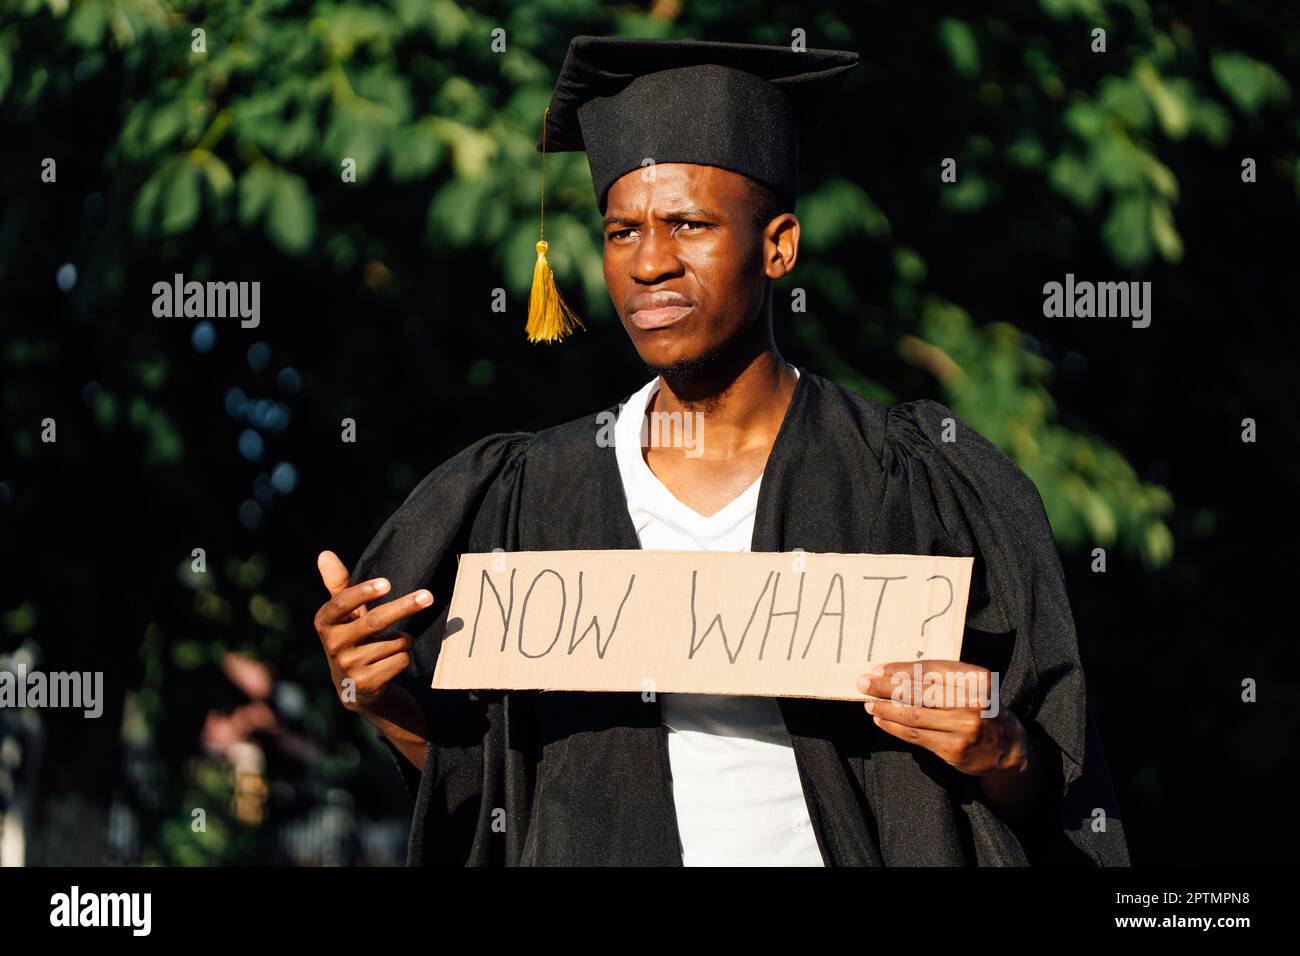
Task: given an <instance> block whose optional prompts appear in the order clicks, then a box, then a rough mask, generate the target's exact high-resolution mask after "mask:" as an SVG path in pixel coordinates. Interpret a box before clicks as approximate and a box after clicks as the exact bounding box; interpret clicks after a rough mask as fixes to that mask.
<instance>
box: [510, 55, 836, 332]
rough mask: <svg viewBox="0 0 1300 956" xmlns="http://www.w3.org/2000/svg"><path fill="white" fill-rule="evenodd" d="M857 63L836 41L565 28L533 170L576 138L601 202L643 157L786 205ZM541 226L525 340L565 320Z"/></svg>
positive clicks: (563, 327)
mask: <svg viewBox="0 0 1300 956" xmlns="http://www.w3.org/2000/svg"><path fill="white" fill-rule="evenodd" d="M857 63H858V54H856V53H853V52H851V51H847V50H803V51H798V50H794V49H792V48H791V47H788V46H764V45H759V44H752V43H721V42H713V41H705V40H659V39H645V38H630V37H592V36H579V37H574V38H573V40H572V41H571V42H570V44H569V51H568V53H567V54H566V56H565V58H564V65H563V66H562V67H561V68H560V76H559V79H558V80H557V81H556V84H555V92H554V94H553V95H552V97H551V104H550V106H549V107H548V108H547V111H546V116H545V119H544V121H543V127H542V133H541V135H540V136H539V137H538V143H537V148H538V150H540V151H542V153H543V156H542V163H543V171H544V170H545V161H546V157H545V154H546V153H553V152H567V151H572V150H585V151H586V153H587V162H588V165H589V166H590V167H591V179H592V184H593V185H594V186H595V189H596V203H597V205H598V206H599V208H600V211H601V213H602V214H603V213H604V212H605V206H606V201H607V197H608V193H609V188H610V186H612V185H613V184H614V182H615V181H616V180H618V179H619V178H620V177H621V176H624V175H626V174H627V173H629V172H631V171H632V170H634V169H637V168H639V167H641V166H642V165H643V163H644V161H645V160H647V159H650V160H653V161H654V162H656V163H694V164H698V165H703V166H720V167H722V168H723V169H729V170H731V171H732V172H735V173H739V174H741V175H742V176H746V177H748V178H750V179H753V180H755V181H757V182H759V183H762V184H763V185H765V186H767V187H768V188H769V189H771V190H772V192H773V193H774V194H775V195H776V196H777V197H778V198H779V199H781V200H782V201H783V202H785V203H787V204H788V205H789V206H790V207H793V205H794V200H795V195H796V193H797V184H798V176H799V159H800V156H802V155H806V154H807V152H808V149H809V147H810V146H811V144H812V141H813V138H814V136H815V135H816V133H817V130H818V128H819V127H820V126H821V124H822V122H823V121H824V120H825V118H826V114H827V112H828V111H829V109H830V105H831V99H832V94H833V93H834V91H835V89H836V87H837V86H838V85H839V82H840V80H841V79H842V77H843V75H844V74H845V73H847V72H848V71H849V70H851V69H853V67H854V66H856V65H857ZM544 188H545V181H544V180H543V189H544ZM544 199H545V197H544V196H543V201H544ZM544 235H545V234H544V233H543V240H542V241H541V242H539V243H538V244H537V252H538V261H537V267H536V269H535V270H534V283H533V295H532V297H531V299H530V302H529V322H528V337H529V338H530V339H531V340H532V341H554V340H555V339H558V338H561V337H563V335H564V334H566V333H567V332H568V331H570V328H571V325H570V322H569V320H570V319H571V320H572V321H575V322H576V316H573V314H572V312H570V311H569V309H568V306H567V305H565V304H564V301H563V298H562V297H560V295H559V291H558V289H556V288H555V287H554V279H553V277H552V276H551V272H550V267H549V266H548V265H547V263H546V248H547V247H546V244H545V239H544ZM579 324H580V323H579Z"/></svg>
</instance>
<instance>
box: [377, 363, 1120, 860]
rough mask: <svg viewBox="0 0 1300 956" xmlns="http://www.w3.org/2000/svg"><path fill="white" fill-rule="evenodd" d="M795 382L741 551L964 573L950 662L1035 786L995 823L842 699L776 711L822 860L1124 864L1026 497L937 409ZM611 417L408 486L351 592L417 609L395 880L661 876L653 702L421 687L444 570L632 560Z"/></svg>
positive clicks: (446, 597)
mask: <svg viewBox="0 0 1300 956" xmlns="http://www.w3.org/2000/svg"><path fill="white" fill-rule="evenodd" d="M800 373H801V374H800V377H799V379H798V382H797V384H796V386H795V391H794V396H793V398H792V400H791V403H790V406H789V408H788V410H787V412H786V415H785V418H784V420H783V422H782V425H781V428H780V430H779V432H778V434H777V437H776V440H775V443H774V445H773V447H772V451H771V454H770V455H769V457H768V460H767V464H766V467H765V469H764V472H763V481H762V485H761V486H760V492H759V498H758V504H757V513H756V515H755V520H754V535H753V542H752V550H753V551H790V550H793V549H795V548H802V549H803V550H805V551H809V552H822V551H825V552H850V553H853V552H859V553H879V554H891V553H892V554H939V555H955V556H973V557H974V558H975V561H974V571H973V577H972V583H971V594H970V601H969V605H968V610H967V621H966V631H965V638H964V642H963V651H962V659H963V660H964V661H967V662H971V663H977V664H980V665H982V666H984V667H987V668H989V669H990V670H996V671H998V672H999V673H1000V674H1001V687H1000V691H1001V703H1002V706H1004V707H1010V708H1011V709H1012V710H1013V711H1014V712H1015V714H1016V715H1017V716H1018V717H1019V718H1020V720H1021V721H1022V722H1023V723H1024V724H1025V726H1026V728H1027V729H1028V730H1029V732H1030V733H1031V734H1032V735H1033V736H1034V737H1035V739H1036V740H1037V741H1038V742H1039V743H1040V745H1041V747H1040V752H1041V754H1042V755H1043V757H1045V759H1046V762H1047V764H1048V769H1049V771H1050V780H1049V781H1048V783H1047V785H1046V787H1045V789H1044V791H1042V799H1040V800H1039V801H1038V803H1037V804H1036V806H1035V807H1034V808H1033V810H1032V811H1031V812H1029V813H1027V814H1026V815H1025V816H1024V817H1023V818H1021V819H1020V820H1018V821H1017V822H1016V823H1015V824H1014V825H1012V823H1009V822H1008V821H1006V820H1004V819H1003V818H1002V817H1000V816H999V815H998V814H997V813H995V812H994V811H993V810H992V809H991V807H990V806H989V804H988V803H987V801H986V800H985V799H984V798H983V796H982V794H981V792H980V788H979V782H978V779H977V778H975V777H972V776H970V775H967V774H963V773H961V772H960V771H958V770H956V769H955V768H953V767H951V766H949V765H948V764H946V763H945V762H944V761H943V760H942V759H940V758H939V757H938V756H937V755H935V754H932V753H930V752H929V751H926V750H924V749H923V748H921V747H919V746H916V745H914V744H909V743H906V742H904V741H902V740H899V739H898V738H896V737H893V736H891V735H889V734H887V733H885V732H884V731H882V730H881V729H880V728H878V727H876V726H875V724H874V723H873V722H872V721H871V718H870V716H869V715H868V714H867V713H866V712H865V711H864V710H863V708H862V705H861V704H860V703H856V702H852V701H825V700H812V699H801V698H778V702H779V706H780V709H781V713H782V715H783V716H784V718H785V723H786V726H787V728H788V729H789V731H790V739H791V742H792V744H793V748H794V756H795V761H796V764H797V767H798V772H799V779H800V782H801V784H802V786H803V791H804V796H805V799H806V801H807V806H808V813H809V818H810V820H811V823H812V826H813V830H814V832H815V835H816V839H817V845H818V847H819V848H820V850H821V853H822V856H823V859H824V860H825V862H826V864H827V865H831V866H882V865H883V866H899V865H994V866H1008V865H1029V864H1040V863H1046V864H1056V865H1104V866H1117V865H1118V866H1124V865H1128V862H1129V860H1128V849H1127V845H1126V841H1125V836H1124V831H1123V827H1122V824H1121V821H1120V814H1119V808H1118V806H1117V804H1116V800H1115V795H1114V792H1113V789H1112V786H1111V781H1110V776H1109V771H1108V768H1107V765H1106V758H1105V755H1104V753H1103V751H1102V747H1101V741H1100V739H1099V738H1098V735H1097V731H1096V728H1095V726H1094V722H1093V717H1092V713H1091V710H1090V708H1089V705H1088V701H1087V697H1086V694H1085V686H1084V675H1083V670H1082V668H1081V666H1080V663H1079V654H1078V646H1077V640H1076V636H1075V630H1074V621H1073V617H1072V614H1071V611H1070V605H1069V600H1068V598H1067V595H1066V591H1065V585H1064V580H1063V576H1062V572H1061V566H1060V561H1059V559H1058V556H1057V552H1056V546H1055V542H1054V540H1053V537H1052V533H1051V529H1050V527H1049V525H1048V522H1047V518H1046V514H1045V512H1044V509H1043V505H1042V500H1041V498H1040V497H1039V495H1038V492H1037V489H1036V488H1035V487H1034V485H1033V483H1032V482H1031V481H1030V480H1029V478H1028V477H1027V476H1026V475H1025V474H1024V473H1023V472H1021V471H1020V470H1019V468H1017V467H1016V466H1015V465H1014V464H1013V463H1012V462H1011V461H1010V460H1009V459H1008V458H1007V457H1006V456H1004V455H1003V454H1002V453H1001V452H999V451H998V450H997V449H996V448H995V447H994V446H993V445H992V444H990V443H989V442H988V441H987V440H986V439H984V438H983V437H982V436H981V435H979V434H978V433H977V432H975V431H973V430H972V429H971V428H969V427H968V426H967V425H965V424H964V423H963V422H961V421H960V420H958V419H956V418H955V416H953V415H952V413H951V412H950V411H949V410H948V409H947V408H945V407H944V406H943V405H941V404H939V403H937V402H933V401H914V402H907V403H905V404H900V405H896V406H894V407H892V408H886V407H884V406H882V405H880V404H878V403H876V402H874V401H871V400H870V399H867V398H864V397H862V396H860V395H857V394H855V393H853V392H851V391H848V390H847V389H845V388H842V387H841V386H839V385H836V384H835V383H833V382H831V381H830V380H828V379H826V378H823V377H821V376H818V375H816V374H814V373H811V372H809V371H808V370H807V369H802V368H801V369H800ZM617 411H618V406H613V407H611V408H609V409H607V410H605V414H604V416H602V415H599V414H592V415H590V416H586V417H584V418H580V419H577V420H575V421H571V422H568V423H566V424H563V425H559V426H556V427H553V428H547V429H544V430H541V431H538V432H535V433H528V432H512V433H502V434H495V435H489V436H487V437H486V438H483V439H481V440H480V441H478V442H475V443H474V444H473V445H471V446H470V447H468V448H466V449H465V450H464V451H462V452H461V453H460V454H458V455H456V456H455V457H454V458H452V459H450V460H449V461H447V462H445V463H444V464H442V465H441V466H439V467H438V468H436V469H435V470H434V471H433V472H431V473H430V474H429V475H428V476H426V477H425V478H424V479H423V480H422V481H421V482H420V483H419V485H418V486H417V487H416V488H415V490H414V491H413V492H412V493H411V495H410V497H409V498H408V499H407V500H406V502H405V503H404V504H403V505H402V506H401V507H400V508H399V509H398V510H397V511H396V512H395V513H394V514H393V515H392V516H391V517H390V518H389V519H388V521H387V522H386V523H385V524H384V526H383V527H382V528H381V529H380V531H379V532H378V534H377V535H376V536H375V538H374V539H373V540H372V541H371V542H370V544H369V546H368V547H367V548H366V550H365V552H364V554H363V555H362V556H361V558H360V560H359V561H358V564H357V566H356V568H355V569H354V570H353V572H352V580H353V581H354V582H358V581H362V580H365V579H367V578H371V577H377V576H381V575H382V576H385V577H387V578H389V579H390V581H391V582H392V585H393V587H392V591H391V592H390V593H392V594H394V595H402V594H406V593H408V592H409V591H411V590H414V589H416V588H420V587H428V588H429V589H430V590H431V591H432V593H433V595H434V604H433V606H432V607H431V608H430V609H428V610H426V611H422V612H420V613H418V614H416V615H414V616H412V617H410V618H408V619H407V620H406V621H405V622H404V624H403V625H402V629H404V630H406V631H407V632H408V633H410V634H412V635H413V636H414V637H415V639H416V647H415V652H414V654H413V663H412V666H411V668H410V669H409V670H408V671H407V672H406V673H404V674H402V675H401V676H400V677H399V678H398V680H399V681H400V682H401V683H402V684H403V685H404V686H406V687H407V688H408V689H409V690H410V691H411V692H412V693H413V694H414V695H415V696H416V698H417V699H418V700H419V701H420V702H421V705H422V706H423V708H424V711H425V714H426V717H427V723H428V734H429V746H428V747H427V749H426V753H425V758H424V766H423V769H422V770H419V769H417V768H415V767H414V766H413V765H411V764H410V763H409V762H408V761H407V760H406V759H405V758H403V757H401V756H399V755H398V754H397V751H396V750H395V749H394V748H392V746H391V745H389V749H390V751H391V752H392V753H393V754H394V756H395V758H396V760H397V763H398V766H399V768H400V770H401V773H402V775H403V779H404V781H405V783H406V786H407V787H408V789H409V790H410V792H411V794H412V796H413V798H414V802H415V807H414V813H413V816H412V820H411V832H410V841H409V846H408V853H407V863H408V864H409V865H498V866H500V865H505V866H515V865H520V866H537V865H584V864H587V865H591V864H594V865H624V864H626V865H665V866H680V865H681V863H682V856H681V847H680V841H679V835H678V831H677V823H676V813H675V810H674V806H673V795H672V778H671V772H670V767H669V762H668V743H667V733H668V731H667V728H665V727H664V726H663V724H662V722H661V715H660V705H659V703H658V701H657V699H656V700H652V701H643V700H642V697H641V695H640V694H639V693H581V692H559V691H548V692H540V691H509V692H505V691H490V692H489V691H480V692H477V693H471V692H466V691H442V690H439V691H435V690H432V689H430V686H429V684H430V681H431V679H432V674H433V667H434V664H435V662H436V660H437V653H438V646H439V643H440V640H441V637H442V635H443V632H444V628H445V626H446V618H447V606H448V604H449V602H450V598H451V591H452V584H453V581H454V578H455V572H456V562H457V555H458V554H461V553H466V552H485V551H492V550H493V549H494V548H503V549H505V550H507V551H521V550H543V551H544V550H567V549H615V548H638V547H640V544H639V542H638V540H637V535H636V531H635V529H634V528H633V526H632V522H631V519H630V517H629V516H628V512H627V506H626V501H625V498H624V493H623V486H622V480H621V478H620V475H619V470H618V465H617V462H616V459H615V452H614V447H613V444H612V441H611V440H608V438H609V436H612V428H611V427H609V425H610V422H612V417H609V416H613V415H615V414H617ZM949 418H952V419H953V420H954V421H955V429H956V441H951V442H945V441H943V440H942V437H943V429H944V426H945V419H949ZM601 436H605V438H606V439H607V440H600V438H601ZM381 739H383V738H381ZM385 743H387V741H385ZM1102 814H1104V818H1103V817H1102ZM1103 819H1104V829H1103V828H1102V826H1101V822H1100V821H1102V820H1103ZM1095 821H1097V822H1095Z"/></svg>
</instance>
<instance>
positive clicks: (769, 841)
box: [614, 376, 824, 866]
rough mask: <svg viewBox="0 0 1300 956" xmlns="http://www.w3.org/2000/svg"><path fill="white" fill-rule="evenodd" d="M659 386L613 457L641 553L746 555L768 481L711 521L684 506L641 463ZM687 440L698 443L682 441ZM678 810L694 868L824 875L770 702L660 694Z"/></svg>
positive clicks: (686, 856)
mask: <svg viewBox="0 0 1300 956" xmlns="http://www.w3.org/2000/svg"><path fill="white" fill-rule="evenodd" d="M658 388H659V378H658V376H656V377H655V378H654V379H653V380H651V381H650V382H649V383H647V384H646V385H645V387H643V388H641V389H640V390H639V391H638V392H637V393H636V394H635V395H633V396H632V398H631V399H630V400H629V401H628V403H627V404H626V405H625V406H624V407H623V408H622V409H620V411H619V417H618V422H617V423H616V424H615V426H614V449H615V453H616V455H617V458H618V467H619V472H620V474H621V475H622V478H623V487H624V489H625V491H626V493H627V509H628V514H630V515H631V517H632V524H633V526H635V528H636V533H637V537H638V538H639V539H640V541H641V547H642V548H645V549H647V550H661V551H662V550H669V551H748V550H749V549H750V544H751V542H752V540H753V536H754V510H755V507H756V505H757V504H758V489H759V485H760V484H761V483H762V480H763V479H762V476H761V475H760V476H759V478H758V480H756V481H755V482H754V483H753V484H752V485H750V486H749V488H748V489H746V490H745V491H744V492H742V493H741V495H740V496H739V497H738V498H736V499H734V500H733V501H731V502H730V503H729V504H727V505H726V506H725V507H724V508H723V509H722V510H721V511H718V512H717V513H715V514H713V515H710V516H708V517H705V516H704V515H702V514H700V513H699V512H697V511H695V510H694V509H693V508H690V507H688V506H687V505H685V504H683V503H682V502H681V501H679V500H678V499H677V498H676V497H675V496H674V495H673V493H672V492H671V491H669V490H668V488H667V487H665V486H664V484H663V482H661V481H660V480H659V479H658V478H657V477H656V476H655V473H654V472H653V471H651V470H650V466H649V465H647V464H646V461H645V458H644V456H643V455H642V450H641V449H642V440H643V431H642V423H643V422H645V420H646V419H645V413H646V406H647V405H648V404H649V402H650V398H651V396H652V395H654V393H655V392H656V391H657V390H658ZM679 434H682V435H685V436H686V437H687V438H688V439H689V438H692V437H693V438H694V439H696V440H698V439H699V437H700V433H699V432H698V431H696V432H685V431H684V430H683V431H682V432H679ZM659 700H660V704H661V706H662V709H663V721H664V724H665V726H667V728H668V760H669V765H670V767H671V771H672V780H673V803H674V805H675V807H676V810H677V828H678V830H679V831H680V833H681V837H682V861H683V862H684V863H685V865H686V866H823V865H824V861H823V860H822V855H821V851H820V850H818V848H817V839H816V837H815V836H814V835H813V830H812V823H811V821H810V820H809V817H808V806H807V803H806V802H805V800H804V795H803V787H802V785H801V784H800V782H799V772H798V769H797V768H796V766H795V758H794V749H793V747H792V746H791V743H790V732H789V731H788V730H787V729H786V726H785V719H784V718H783V717H782V716H781V711H780V708H779V707H778V705H777V702H776V699H775V698H772V697H740V696H732V695H722V694H660V695H659Z"/></svg>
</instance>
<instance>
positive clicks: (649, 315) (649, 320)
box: [632, 305, 695, 330]
mask: <svg viewBox="0 0 1300 956" xmlns="http://www.w3.org/2000/svg"><path fill="white" fill-rule="evenodd" d="M694 308H695V306H693V305H675V306H668V307H666V308H662V309H639V310H637V311H636V312H633V313H632V324H633V325H635V326H636V327H637V328H638V329H642V330H647V329H665V328H667V327H668V326H670V325H673V324H675V323H676V322H678V321H680V320H681V319H682V318H683V317H684V316H685V315H686V314H687V313H689V312H690V311H691V310H692V309H694Z"/></svg>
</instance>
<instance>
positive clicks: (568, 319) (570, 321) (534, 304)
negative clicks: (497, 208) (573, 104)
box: [524, 106, 585, 342]
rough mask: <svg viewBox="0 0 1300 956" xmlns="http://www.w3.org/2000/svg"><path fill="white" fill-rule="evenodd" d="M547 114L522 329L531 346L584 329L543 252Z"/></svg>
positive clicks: (544, 119)
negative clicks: (529, 285)
mask: <svg viewBox="0 0 1300 956" xmlns="http://www.w3.org/2000/svg"><path fill="white" fill-rule="evenodd" d="M550 112H551V108H550V107H549V106H548V107H547V108H546V112H545V113H543V114H542V203H541V207H542V208H541V214H540V215H539V217H538V220H539V221H538V229H539V230H540V231H541V238H540V239H539V240H538V241H537V265H535V266H534V267H533V289H532V291H531V292H530V293H529V294H528V325H527V326H526V327H525V329H524V331H525V332H527V333H528V341H530V342H558V341H559V340H560V339H562V338H564V337H565V336H566V335H568V334H569V333H570V332H572V331H573V329H574V327H575V326H577V327H578V328H585V326H583V324H582V321H581V320H580V319H579V318H578V317H577V316H576V315H575V314H574V312H573V310H572V309H570V308H569V304H568V303H567V302H565V301H564V296H562V295H560V290H559V288H558V287H557V286H556V284H555V273H554V272H552V271H551V264H550V263H549V262H547V261H546V250H547V249H548V248H550V246H549V244H548V243H547V241H546V116H547V114H549V113H550Z"/></svg>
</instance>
